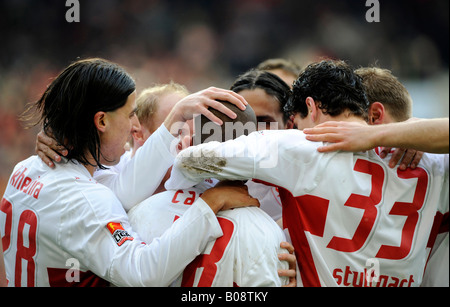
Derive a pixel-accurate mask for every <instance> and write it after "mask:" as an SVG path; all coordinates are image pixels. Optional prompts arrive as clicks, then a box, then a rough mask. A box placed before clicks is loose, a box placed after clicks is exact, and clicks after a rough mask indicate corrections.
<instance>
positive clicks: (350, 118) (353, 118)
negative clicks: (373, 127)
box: [327, 111, 367, 124]
mask: <svg viewBox="0 0 450 307" xmlns="http://www.w3.org/2000/svg"><path fill="white" fill-rule="evenodd" d="M328 120H330V121H342V122H358V123H362V124H367V122H366V121H365V120H364V118H362V117H361V116H357V115H354V114H352V113H350V112H349V111H347V112H344V113H342V114H340V115H337V116H328V119H327V121H328Z"/></svg>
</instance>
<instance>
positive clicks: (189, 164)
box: [165, 130, 317, 189]
mask: <svg viewBox="0 0 450 307" xmlns="http://www.w3.org/2000/svg"><path fill="white" fill-rule="evenodd" d="M296 141H297V142H296ZM304 141H305V139H304V135H303V133H302V132H301V131H299V130H292V131H291V130H283V131H281V130H279V131H256V132H253V133H251V134H250V135H248V136H241V137H239V138H237V139H235V140H230V141H227V142H224V143H219V142H210V143H206V144H201V145H198V146H192V147H189V148H187V149H185V150H183V151H181V152H180V153H179V154H178V156H177V157H176V158H175V162H174V167H173V168H172V175H171V178H170V179H169V180H168V181H167V182H166V185H165V187H166V189H185V188H188V187H190V186H192V185H195V184H196V183H198V182H200V181H201V180H203V179H205V178H210V177H212V178H217V179H219V180H247V179H259V180H263V181H267V182H270V183H272V184H275V185H278V186H282V187H284V188H287V189H291V188H294V186H295V185H296V184H297V181H296V178H298V177H299V174H298V173H297V170H295V169H294V168H292V164H296V163H298V164H302V165H303V164H307V163H308V161H302V160H301V158H302V157H296V156H295V151H293V150H291V149H292V148H295V147H298V146H302V144H303V143H304ZM297 152H298V148H297ZM315 152H316V147H311V146H309V149H308V152H307V153H305V155H303V156H304V157H306V160H310V159H311V158H310V157H311V156H314V155H317V153H315ZM293 155H294V156H293ZM289 165H290V166H289Z"/></svg>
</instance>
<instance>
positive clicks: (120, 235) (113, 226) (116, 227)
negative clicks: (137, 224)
mask: <svg viewBox="0 0 450 307" xmlns="http://www.w3.org/2000/svg"><path fill="white" fill-rule="evenodd" d="M106 228H108V230H109V232H110V233H111V235H112V237H113V239H114V241H115V242H116V244H117V245H118V246H121V245H122V244H123V243H124V242H125V241H127V240H130V241H133V240H134V238H133V237H132V236H131V235H130V234H129V233H128V232H127V231H126V230H125V229H123V227H122V224H121V223H115V222H110V223H108V224H107V225H106Z"/></svg>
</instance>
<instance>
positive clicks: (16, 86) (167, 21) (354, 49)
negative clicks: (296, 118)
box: [0, 0, 449, 194]
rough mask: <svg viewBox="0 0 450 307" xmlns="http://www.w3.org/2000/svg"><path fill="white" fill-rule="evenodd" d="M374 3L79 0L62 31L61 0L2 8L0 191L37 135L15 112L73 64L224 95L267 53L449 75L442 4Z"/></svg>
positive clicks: (16, 0) (142, 82) (7, 2)
mask: <svg viewBox="0 0 450 307" xmlns="http://www.w3.org/2000/svg"><path fill="white" fill-rule="evenodd" d="M379 2H380V9H381V11H380V22H379V23H369V22H367V20H366V18H365V16H366V12H367V10H368V9H369V8H368V7H366V6H365V3H366V1H365V0H301V1H291V0H285V1H283V0H214V1H211V0H196V1H192V0H190V1H186V0H126V1H125V0H90V1H87V0H79V3H80V22H79V23H68V22H67V21H66V19H65V14H66V11H67V10H68V9H69V8H68V7H66V6H65V1H61V0H39V1H30V0H0V14H1V18H0V38H1V42H2V43H1V48H0V193H1V194H3V191H4V185H5V183H6V181H7V177H8V176H9V174H10V173H11V171H12V168H13V166H14V165H15V164H16V163H17V162H19V161H20V160H22V159H24V158H25V157H27V156H29V155H30V154H33V152H34V146H35V138H36V133H37V132H38V128H37V127H34V128H31V129H28V130H25V129H24V123H22V122H20V121H19V120H18V115H20V114H21V113H22V112H23V111H24V109H25V107H26V104H27V103H28V102H32V101H35V100H37V99H38V98H39V96H40V95H41V94H42V92H43V91H44V89H45V88H46V86H47V85H48V84H49V83H50V80H51V78H52V77H54V76H56V75H57V74H58V72H59V71H60V70H61V69H62V68H63V67H65V66H67V65H68V64H69V63H70V62H71V61H73V60H75V59H76V58H79V57H80V58H84V57H93V56H98V57H104V58H107V59H109V60H112V61H115V62H117V63H119V64H120V65H122V66H124V67H125V68H126V69H127V70H128V71H129V72H130V73H131V74H132V75H133V76H134V77H135V79H136V83H137V87H138V91H140V90H142V89H143V88H145V87H147V86H150V85H152V84H154V83H166V82H169V81H170V80H173V81H175V82H178V83H181V84H184V85H186V86H187V88H188V89H189V90H190V91H191V92H194V91H197V90H200V89H203V88H205V87H208V86H217V87H223V88H228V87H229V86H230V85H231V83H232V80H234V79H235V77H236V76H237V75H239V74H240V73H242V72H244V71H246V70H247V69H248V68H250V67H253V66H255V65H257V64H258V63H259V62H261V61H263V60H265V59H267V58H274V57H282V58H287V59H291V60H293V61H296V62H297V63H298V64H300V65H305V64H306V63H308V62H309V61H312V60H315V59H318V58H321V57H334V58H340V59H343V60H347V61H349V62H350V63H351V64H352V65H354V66H368V65H371V64H376V65H379V66H382V67H385V68H388V69H391V70H392V71H393V73H394V74H395V75H396V76H398V77H399V78H400V79H401V80H411V79H412V80H419V81H420V80H427V79H429V78H433V77H434V76H436V75H439V74H441V73H442V72H447V73H448V64H449V63H448V55H449V48H448V46H449V40H448V34H449V33H448V32H449V31H448V30H449V20H448V14H449V1H448V0H436V1H425V0H409V1H407V0H388V1H386V0H379ZM447 116H448V114H447Z"/></svg>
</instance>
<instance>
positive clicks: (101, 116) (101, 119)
mask: <svg viewBox="0 0 450 307" xmlns="http://www.w3.org/2000/svg"><path fill="white" fill-rule="evenodd" d="M107 122H108V119H107V114H106V113H105V112H103V111H99V112H97V113H95V115H94V125H95V127H96V128H97V130H98V131H100V132H105V131H106V126H107Z"/></svg>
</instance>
